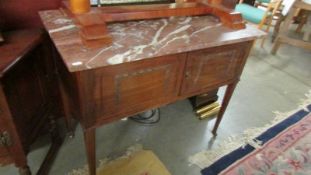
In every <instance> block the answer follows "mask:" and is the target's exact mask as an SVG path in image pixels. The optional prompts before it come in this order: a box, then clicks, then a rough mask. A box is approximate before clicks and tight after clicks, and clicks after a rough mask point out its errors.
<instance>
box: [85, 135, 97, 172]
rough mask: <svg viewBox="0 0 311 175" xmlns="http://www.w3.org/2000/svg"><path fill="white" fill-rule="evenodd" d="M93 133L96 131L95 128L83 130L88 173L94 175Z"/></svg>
mask: <svg viewBox="0 0 311 175" xmlns="http://www.w3.org/2000/svg"><path fill="white" fill-rule="evenodd" d="M95 133H96V130H95V129H87V130H84V143H85V147H86V152H87V160H88V165H89V173H90V175H96V154H95V150H96V146H95V144H96V142H95Z"/></svg>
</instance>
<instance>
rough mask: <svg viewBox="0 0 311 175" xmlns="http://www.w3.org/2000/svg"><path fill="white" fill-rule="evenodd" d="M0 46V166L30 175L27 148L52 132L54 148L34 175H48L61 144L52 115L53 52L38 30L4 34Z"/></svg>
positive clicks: (53, 101) (53, 99) (53, 100)
mask: <svg viewBox="0 0 311 175" xmlns="http://www.w3.org/2000/svg"><path fill="white" fill-rule="evenodd" d="M4 37H5V42H4V43H3V44H1V45H0V53H1V54H0V164H8V163H14V164H15V165H16V167H18V168H19V172H20V174H21V175H29V174H31V173H30V170H29V167H28V165H27V158H26V155H27V153H28V152H29V149H30V145H31V144H32V143H33V142H34V141H35V140H36V138H38V136H40V135H41V134H42V132H43V131H46V130H48V129H50V130H51V135H52V136H53V144H52V147H51V149H50V151H49V153H48V156H47V157H46V159H45V160H44V163H43V164H42V166H41V168H40V169H39V172H38V173H37V174H47V170H48V168H49V165H50V164H49V162H50V160H52V159H51V158H53V156H54V155H55V154H54V153H55V151H56V150H57V148H58V147H59V145H60V143H61V139H60V137H59V136H58V134H57V131H56V130H55V125H54V119H53V117H52V116H53V115H51V114H52V113H53V111H55V109H56V104H55V98H56V97H57V94H56V92H57V91H56V90H55V89H57V88H55V87H57V86H55V85H56V84H55V82H56V78H55V77H56V76H55V75H54V72H56V71H54V67H55V66H54V64H53V59H52V52H51V50H50V48H49V45H48V43H47V42H48V40H45V38H44V35H43V33H42V31H40V30H24V31H14V32H7V33H4Z"/></svg>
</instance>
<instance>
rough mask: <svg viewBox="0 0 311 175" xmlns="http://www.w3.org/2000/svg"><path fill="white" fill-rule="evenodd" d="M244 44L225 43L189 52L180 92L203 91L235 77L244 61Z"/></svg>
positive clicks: (185, 93)
mask: <svg viewBox="0 0 311 175" xmlns="http://www.w3.org/2000/svg"><path fill="white" fill-rule="evenodd" d="M245 46H246V45H245V44H238V45H237V44H236V45H227V46H221V47H215V48H210V49H205V50H200V51H197V52H192V53H189V54H188V57H187V63H186V68H185V73H184V74H185V75H184V77H185V78H184V81H183V85H182V90H181V94H182V95H187V94H191V93H194V92H200V91H204V89H206V88H212V87H218V86H220V85H223V84H225V83H226V82H228V81H230V80H232V79H234V78H237V77H238V76H239V74H240V69H242V68H243V65H244V64H243V62H244V61H245V60H244V59H245V58H244V56H243V54H242V53H243V52H242V50H243V49H245Z"/></svg>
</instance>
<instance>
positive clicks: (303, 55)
mask: <svg viewBox="0 0 311 175" xmlns="http://www.w3.org/2000/svg"><path fill="white" fill-rule="evenodd" d="M258 43H259V42H258ZM270 49H271V43H270V41H268V40H267V41H266V43H265V47H264V49H262V48H260V47H259V46H258V45H256V46H255V47H254V48H253V50H252V52H251V55H250V57H249V59H248V62H247V64H246V67H245V70H244V72H243V75H242V77H241V81H240V83H239V85H238V87H237V89H236V91H235V93H234V95H233V97H232V100H231V103H230V104H229V106H228V110H227V112H226V113H225V116H224V119H223V121H222V123H221V125H220V128H219V130H218V136H217V138H216V140H215V141H214V144H212V145H210V147H209V143H210V141H211V138H212V134H211V132H210V131H211V129H212V126H213V124H214V120H202V121H201V120H198V119H197V118H196V117H195V115H194V114H193V112H192V108H191V106H190V103H189V102H188V101H187V100H183V101H178V102H176V103H173V104H170V105H167V106H164V107H162V108H161V109H160V111H161V121H160V123H158V124H156V125H153V126H145V125H141V124H138V123H135V122H133V121H129V120H128V121H118V122H115V123H113V124H109V125H105V126H103V127H101V128H99V129H97V138H96V142H97V152H96V154H97V160H99V159H103V158H105V157H117V156H118V155H122V153H124V152H125V150H126V149H127V148H128V147H130V146H132V145H135V144H141V145H143V147H144V148H145V149H150V150H152V151H154V153H155V154H156V155H157V156H158V157H159V158H160V159H161V160H162V162H163V163H164V164H165V165H166V167H167V168H168V170H169V171H170V172H171V173H172V175H195V174H200V169H199V168H198V167H196V166H189V165H188V164H189V163H188V157H189V156H191V155H193V154H195V153H197V152H199V151H201V150H205V149H209V148H210V149H213V148H215V147H216V146H217V143H221V141H223V140H224V139H225V138H227V137H228V136H230V135H231V134H238V133H241V132H242V131H243V130H244V129H246V128H249V127H256V126H262V125H264V124H266V123H268V122H269V121H271V120H272V118H273V116H274V114H273V111H277V110H278V111H289V110H293V109H295V108H296V107H297V104H298V103H299V101H300V99H302V98H304V94H305V93H307V92H308V91H309V90H310V89H311V53H310V52H309V51H306V50H303V49H299V48H296V47H292V46H287V45H283V46H282V47H281V49H280V50H279V52H278V54H277V55H275V56H273V55H270V54H269V52H270ZM223 91H224V89H221V91H220V93H219V95H220V96H221V97H222V96H223ZM41 142H44V141H41ZM39 145H42V144H41V143H39ZM48 147H49V145H48V144H43V146H41V147H39V148H36V149H34V150H33V151H31V153H30V154H29V156H28V160H29V165H30V167H31V169H32V172H36V171H37V170H38V168H39V165H40V163H41V161H42V159H43V157H44V155H45V153H46V152H47V149H48ZM85 164H86V156H85V147H84V143H83V137H82V131H81V128H80V127H79V126H78V127H77V129H76V131H75V137H74V138H73V139H71V138H68V137H66V139H65V142H64V144H63V145H62V147H61V150H60V151H59V153H58V155H57V157H56V160H55V163H54V164H53V167H52V169H51V171H50V174H51V175H62V174H67V173H68V172H69V171H70V170H72V169H75V168H80V167H82V166H83V165H85ZM0 174H1V175H13V174H18V173H17V169H16V168H14V166H13V165H12V166H6V167H1V168H0Z"/></svg>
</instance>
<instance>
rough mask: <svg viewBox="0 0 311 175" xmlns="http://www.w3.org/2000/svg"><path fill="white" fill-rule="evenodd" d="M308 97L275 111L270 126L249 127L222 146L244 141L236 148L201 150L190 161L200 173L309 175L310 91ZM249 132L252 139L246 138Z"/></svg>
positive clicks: (310, 163)
mask: <svg viewBox="0 0 311 175" xmlns="http://www.w3.org/2000/svg"><path fill="white" fill-rule="evenodd" d="M307 97H308V99H307V100H305V101H304V104H303V105H301V106H300V109H298V110H295V111H292V112H290V113H287V114H280V113H278V115H277V117H276V119H275V120H274V121H273V122H272V123H271V124H270V127H268V126H265V127H263V128H255V129H250V130H248V131H246V132H245V133H244V135H243V136H240V138H239V136H235V137H233V138H231V142H232V143H231V145H230V140H228V141H227V143H228V144H229V145H227V146H223V148H224V151H229V150H230V148H229V147H230V146H231V148H232V146H236V144H238V143H237V141H236V140H238V142H240V144H241V143H245V144H242V146H240V147H239V146H237V147H235V148H238V149H235V150H233V151H231V152H230V151H229V152H228V153H225V152H224V151H219V152H218V153H215V150H214V151H203V152H201V153H198V154H196V155H195V156H193V157H191V158H190V162H191V163H193V164H197V165H199V166H200V167H202V168H203V170H202V171H201V172H202V174H203V175H216V174H220V175H310V174H311V92H310V94H308V95H307ZM259 131H261V132H259ZM255 133H262V134H260V135H259V136H258V134H257V136H256V134H255ZM251 136H254V137H252V138H254V139H249V138H250V137H251ZM235 139H236V140H235ZM220 149H221V148H220ZM216 152H217V150H216ZM209 154H211V155H212V156H211V155H209ZM215 159H218V160H217V161H214V160H215ZM211 162H213V163H211Z"/></svg>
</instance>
